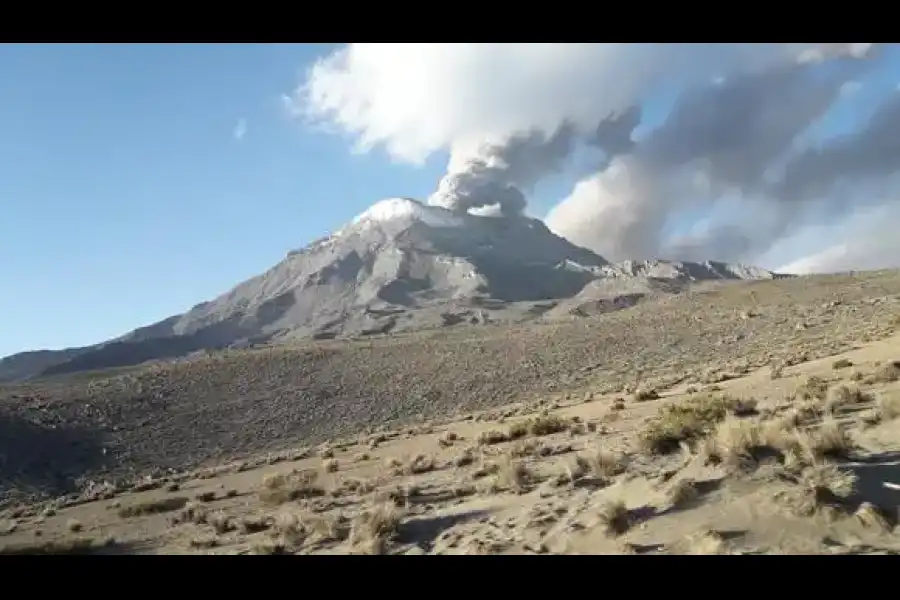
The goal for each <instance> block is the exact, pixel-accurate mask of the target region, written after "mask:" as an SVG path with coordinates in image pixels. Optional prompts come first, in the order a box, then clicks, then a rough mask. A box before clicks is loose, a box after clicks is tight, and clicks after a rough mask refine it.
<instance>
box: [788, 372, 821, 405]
mask: <svg viewBox="0 0 900 600" xmlns="http://www.w3.org/2000/svg"><path fill="white" fill-rule="evenodd" d="M827 395H828V381H827V380H826V379H824V378H822V377H819V376H817V375H810V376H809V377H807V378H806V381H804V382H803V383H802V384H801V385H800V386H798V387H797V389H796V390H795V391H794V398H795V399H799V400H825V398H826V396H827Z"/></svg>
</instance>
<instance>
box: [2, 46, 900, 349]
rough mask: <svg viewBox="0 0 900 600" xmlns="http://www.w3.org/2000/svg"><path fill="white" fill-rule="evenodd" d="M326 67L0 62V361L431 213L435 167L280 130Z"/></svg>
mask: <svg viewBox="0 0 900 600" xmlns="http://www.w3.org/2000/svg"><path fill="white" fill-rule="evenodd" d="M332 49H333V47H332V46H329V45H309V46H305V45H303V46H301V45H282V44H276V45H253V44H235V45H204V44H184V45H164V44H152V45H151V44H148V45H124V44H123V45H117V44H96V45H93V44H84V45H41V44H21V45H17V44H4V45H0V73H2V74H3V77H2V80H0V131H2V135H0V164H2V165H3V169H2V172H0V276H2V282H3V292H4V293H2V294H0V315H3V316H2V318H0V356H4V355H7V354H11V353H14V352H18V351H22V350H30V349H38V348H60V347H66V346H74V345H83V344H89V343H94V342H98V341H101V340H104V339H107V338H110V337H113V336H116V335H120V334H123V333H125V332H126V331H128V330H130V329H133V328H135V327H137V326H141V325H146V324H149V323H151V322H154V321H156V320H159V319H162V318H164V317H167V316H170V315H172V314H175V313H179V312H182V311H184V310H186V309H188V308H190V307H191V306H192V305H194V304H196V303H197V302H200V301H203V300H208V299H211V298H212V297H214V296H217V295H218V294H220V293H222V292H224V291H226V290H227V289H228V288H230V287H231V286H233V285H234V284H236V283H238V282H239V281H241V280H243V279H246V278H247V277H250V276H253V275H256V274H258V273H260V272H262V271H263V270H265V269H267V268H268V267H270V266H272V265H274V264H275V263H276V262H277V261H279V260H280V259H281V258H283V256H284V255H285V253H286V252H287V251H289V250H291V249H293V248H297V247H300V246H303V245H305V244H306V243H308V242H310V241H311V240H313V239H315V238H317V237H320V236H321V235H323V234H325V233H327V232H328V231H331V230H334V229H336V228H337V227H339V226H340V225H341V224H343V223H344V222H345V221H347V220H348V219H350V218H351V217H353V216H354V215H355V214H357V213H359V212H361V211H362V210H364V209H365V208H366V207H367V206H369V205H370V204H372V203H373V202H374V201H375V200H378V199H380V198H385V197H390V196H398V195H402V196H413V197H419V198H424V197H425V196H427V195H428V194H429V193H430V192H431V191H432V190H433V189H434V187H435V185H436V183H437V181H438V179H439V178H440V176H441V174H442V172H443V169H444V167H445V166H446V156H434V157H432V159H431V160H429V162H428V163H427V164H425V165H424V166H423V167H417V168H416V167H409V166H403V165H397V164H394V163H392V162H391V161H390V160H389V159H388V158H387V157H386V156H385V155H384V154H383V153H381V152H372V153H370V154H367V155H354V154H352V153H351V152H350V151H349V145H348V143H347V140H345V139H342V138H341V137H339V136H330V135H326V134H324V133H320V132H315V131H312V130H310V129H309V128H306V127H304V126H303V125H302V124H300V123H298V122H296V121H291V120H290V119H288V118H287V115H286V113H285V111H284V107H283V105H282V103H281V95H282V94H284V93H286V92H289V91H291V90H292V89H293V88H294V87H295V86H296V84H297V82H298V81H299V80H300V79H301V77H302V74H303V72H304V71H305V69H306V67H307V66H309V65H310V64H311V63H312V61H314V60H315V58H317V57H318V56H322V55H324V54H326V53H328V52H329V51H330V50H332ZM891 85H894V83H891ZM846 118H847V117H844V120H846ZM241 121H243V122H245V123H246V132H245V135H244V136H243V137H242V138H241V139H240V140H237V139H235V137H234V132H235V128H236V127H237V126H238V123H239V122H241ZM841 122H842V120H839V121H838V122H837V125H835V126H836V127H839V126H840V123H841ZM570 184H571V182H570V181H569V182H567V181H565V178H564V177H559V178H556V179H555V180H553V181H550V182H548V183H546V184H544V185H542V186H541V187H540V188H539V190H537V194H536V198H535V199H534V201H533V203H532V208H531V211H532V212H533V213H534V214H538V215H543V214H544V212H545V211H546V210H547V209H548V208H549V207H550V206H551V205H552V203H553V200H554V199H559V198H561V197H563V196H564V195H566V193H567V192H568V191H569V190H570V189H571V188H570Z"/></svg>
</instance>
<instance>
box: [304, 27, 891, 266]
mask: <svg viewBox="0 0 900 600" xmlns="http://www.w3.org/2000/svg"><path fill="white" fill-rule="evenodd" d="M409 46H410V45H408V44H378V45H370V44H350V45H348V46H347V47H345V48H343V49H341V50H340V51H338V52H336V53H334V54H332V55H330V56H328V57H326V58H325V59H323V60H322V61H320V62H319V63H317V64H316V65H315V66H314V67H313V68H312V69H311V71H310V72H309V74H308V77H307V79H306V81H305V82H304V84H303V85H302V86H301V87H300V88H299V89H298V90H297V92H296V93H295V95H294V96H293V97H292V98H291V101H292V102H293V106H294V107H295V108H296V109H297V111H298V112H299V113H301V114H303V115H305V116H306V117H309V118H312V119H315V120H318V121H320V122H322V121H324V122H326V123H329V124H331V125H336V126H337V127H338V129H339V130H342V131H344V132H346V133H349V134H351V135H352V136H353V137H354V138H355V139H356V142H357V148H358V149H360V150H363V151H365V150H368V149H370V148H372V147H375V146H383V147H385V149H387V151H388V152H389V153H390V154H391V155H393V156H394V157H395V158H398V159H401V160H405V161H407V162H411V163H419V162H421V161H423V160H424V159H425V158H427V157H428V156H429V155H431V154H432V153H434V152H436V151H441V150H446V151H449V154H450V160H449V165H448V169H447V174H446V175H445V176H444V177H443V178H442V179H441V181H440V182H439V183H438V185H437V190H436V191H435V193H434V194H433V195H432V196H431V198H430V199H429V202H431V203H432V204H436V205H440V206H444V207H447V208H451V209H453V210H456V211H460V212H468V211H475V212H482V211H485V210H491V209H494V210H495V211H499V212H501V213H502V214H504V215H518V214H521V213H522V212H523V211H524V209H525V207H526V195H527V194H528V193H529V192H530V191H531V190H532V188H533V186H534V185H535V184H536V183H537V182H539V181H540V180H542V179H543V178H544V177H546V176H547V175H550V174H552V173H555V172H558V171H560V170H561V169H562V168H563V167H564V166H566V164H567V161H569V160H571V157H572V156H573V155H574V153H575V151H576V150H577V149H578V148H579V147H581V146H588V147H591V146H593V147H596V148H600V149H602V150H603V154H604V160H603V163H602V166H601V168H599V169H598V171H597V173H595V174H593V175H591V176H589V177H587V178H585V179H583V180H581V181H578V182H576V183H575V184H574V187H573V190H572V192H571V194H570V195H569V196H568V197H566V198H565V199H563V200H562V201H561V202H559V203H558V204H557V205H556V206H555V207H553V209H552V210H550V212H549V213H548V215H547V218H546V222H547V225H548V226H549V227H550V228H551V229H552V230H553V231H554V232H556V233H557V234H559V235H562V236H563V237H566V238H568V239H569V240H570V241H572V242H574V243H576V244H579V245H582V246H585V247H588V248H590V249H592V250H595V251H597V252H598V253H601V254H603V255H605V256H606V257H607V258H610V259H613V260H615V259H622V258H652V257H665V258H682V259H688V260H707V259H716V260H726V261H735V260H741V261H754V260H757V259H759V258H761V257H766V256H768V254H767V253H769V252H770V251H772V249H773V248H781V247H783V246H785V244H784V242H785V240H787V239H789V238H791V237H792V236H795V235H797V234H798V232H800V231H801V230H803V229H804V228H807V227H809V226H812V225H816V224H818V223H820V222H823V221H827V220H828V219H833V218H834V217H835V215H836V214H841V213H844V214H847V213H852V212H853V211H854V210H856V207H858V206H859V204H860V203H861V202H863V200H861V199H858V198H853V199H851V200H847V199H846V198H844V199H843V200H842V201H838V200H837V199H836V194H837V192H836V191H835V188H836V186H838V184H840V182H842V181H844V180H848V179H854V178H855V179H858V180H863V179H867V180H871V179H872V178H879V177H882V178H883V177H885V176H886V175H888V174H890V173H891V172H892V171H893V170H894V169H896V168H897V167H898V166H900V145H898V143H897V142H896V140H897V139H900V138H898V134H900V117H898V116H897V115H898V114H900V108H897V107H896V106H895V104H896V103H895V102H893V101H889V102H887V103H886V104H885V105H884V107H883V109H882V110H881V111H880V112H878V113H877V114H876V116H874V117H873V118H872V121H871V124H870V126H869V127H867V128H864V129H863V130H861V131H860V132H858V133H857V134H853V135H850V136H848V137H846V138H844V139H839V140H835V141H825V142H822V141H815V140H814V139H813V138H814V134H815V132H816V128H817V127H818V126H819V124H820V122H821V121H822V119H823V118H824V117H825V116H826V115H827V114H828V111H829V110H830V109H831V108H832V107H833V106H834V105H835V104H836V103H837V102H838V101H839V100H840V99H841V98H842V95H846V94H845V92H846V90H848V89H850V87H851V86H853V87H854V88H855V87H858V86H859V85H860V84H859V83H858V80H859V78H860V77H861V76H864V75H865V74H866V70H867V69H872V68H877V66H879V65H880V64H882V62H883V60H882V59H883V56H884V52H883V49H882V48H881V47H879V46H876V45H874V44H870V43H829V44H804V43H787V44H465V45H445V44H419V45H415V46H416V47H415V48H410V47H409ZM673 89H680V90H681V92H680V93H679V94H678V98H677V101H676V102H675V105H674V107H673V108H672V109H671V110H670V111H669V112H668V114H667V115H665V118H664V119H663V120H662V123H661V125H659V126H657V127H656V128H655V129H653V130H651V131H650V132H646V131H645V132H643V134H642V135H639V136H637V137H635V132H636V130H638V129H640V127H641V126H642V125H643V123H642V116H646V115H647V114H648V107H649V106H652V101H653V99H654V98H655V97H656V96H657V95H658V94H659V93H665V92H666V91H667V90H668V91H672V90H673ZM878 197H879V198H882V199H883V198H884V197H885V196H884V195H879V196H878ZM882 201H883V200H882ZM871 202H876V201H875V200H872V201H871ZM763 266H765V265H763Z"/></svg>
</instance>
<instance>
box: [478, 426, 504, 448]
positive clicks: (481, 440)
mask: <svg viewBox="0 0 900 600" xmlns="http://www.w3.org/2000/svg"><path fill="white" fill-rule="evenodd" d="M509 440H510V437H509V434H508V433H506V432H504V431H499V430H497V429H490V430H488V431H482V432H481V434H479V436H478V444H479V445H481V446H489V445H493V444H502V443H503V442H508V441H509Z"/></svg>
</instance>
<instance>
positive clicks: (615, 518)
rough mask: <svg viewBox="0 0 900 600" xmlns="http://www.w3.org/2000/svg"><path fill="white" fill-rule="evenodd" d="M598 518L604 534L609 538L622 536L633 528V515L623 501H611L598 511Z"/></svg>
mask: <svg viewBox="0 0 900 600" xmlns="http://www.w3.org/2000/svg"><path fill="white" fill-rule="evenodd" d="M597 517H598V518H599V519H600V525H601V526H602V527H603V530H604V532H605V533H606V534H607V535H609V536H618V535H622V534H623V533H625V532H627V531H628V529H629V528H630V527H631V514H630V513H629V512H628V507H626V506H625V503H624V502H622V501H621V500H611V501H609V502H605V503H604V504H602V505H601V506H600V509H599V510H598V511H597Z"/></svg>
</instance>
